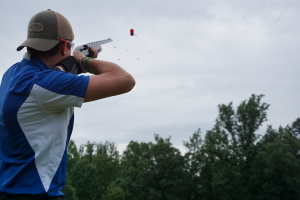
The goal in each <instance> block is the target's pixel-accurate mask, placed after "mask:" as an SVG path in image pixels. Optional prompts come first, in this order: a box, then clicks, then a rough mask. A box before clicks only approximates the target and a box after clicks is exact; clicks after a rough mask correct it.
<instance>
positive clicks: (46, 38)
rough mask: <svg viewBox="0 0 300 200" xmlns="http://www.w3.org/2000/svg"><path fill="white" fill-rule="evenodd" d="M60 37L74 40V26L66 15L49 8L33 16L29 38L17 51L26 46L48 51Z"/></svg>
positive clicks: (29, 28) (29, 25)
mask: <svg viewBox="0 0 300 200" xmlns="http://www.w3.org/2000/svg"><path fill="white" fill-rule="evenodd" d="M59 39H65V40H70V41H72V40H74V34H73V30H72V26H71V24H70V22H69V21H68V20H67V19H66V18H65V17H64V16H62V15H61V14H59V13H57V12H55V11H52V10H50V9H48V10H46V11H42V12H39V13H37V14H36V15H34V16H33V17H32V18H31V20H30V21H29V24H28V33H27V40H25V41H24V42H23V43H22V44H21V45H20V46H19V47H18V48H17V51H20V50H22V49H23V48H24V47H31V48H33V49H36V50H39V51H48V50H50V49H52V48H53V47H54V46H55V45H57V44H58V43H59V41H60V40H59Z"/></svg>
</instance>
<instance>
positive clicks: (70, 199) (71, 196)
mask: <svg viewBox="0 0 300 200" xmlns="http://www.w3.org/2000/svg"><path fill="white" fill-rule="evenodd" d="M62 193H64V195H65V196H64V199H65V200H76V199H77V198H76V190H75V188H74V187H73V186H72V185H71V180H70V175H69V174H68V173H67V178H66V184H65V187H64V188H63V190H62Z"/></svg>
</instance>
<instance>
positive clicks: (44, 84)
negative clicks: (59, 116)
mask: <svg viewBox="0 0 300 200" xmlns="http://www.w3.org/2000/svg"><path fill="white" fill-rule="evenodd" d="M88 84H89V76H77V75H73V74H71V73H68V72H62V71H47V72H41V73H40V74H38V75H37V76H36V77H35V84H34V86H33V87H34V88H33V89H34V92H35V93H36V95H37V97H38V100H39V102H40V104H41V106H42V107H43V108H44V109H45V111H47V112H49V111H50V112H59V111H61V110H64V109H66V108H68V107H79V108H80V107H81V105H82V103H83V100H84V97H85V94H86V90H87V87H88Z"/></svg>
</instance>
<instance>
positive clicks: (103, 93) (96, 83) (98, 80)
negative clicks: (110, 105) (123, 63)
mask: <svg viewBox="0 0 300 200" xmlns="http://www.w3.org/2000/svg"><path fill="white" fill-rule="evenodd" d="M73 54H74V58H75V60H76V61H77V63H79V61H80V58H82V57H83V56H84V55H83V54H81V53H80V52H79V51H74V52H73ZM87 64H88V66H89V69H90V71H91V73H93V74H95V75H94V76H90V80H89V85H88V88H87V92H86V95H85V98H84V102H89V101H95V100H98V99H103V98H106V97H110V96H115V95H119V94H123V93H126V92H129V91H130V90H132V88H133V87H134V85H135V80H134V78H133V77H132V76H131V75H130V74H129V73H128V72H126V71H125V70H124V69H122V68H121V67H120V66H118V65H117V64H115V63H111V62H106V61H102V60H95V59H89V60H88V61H87Z"/></svg>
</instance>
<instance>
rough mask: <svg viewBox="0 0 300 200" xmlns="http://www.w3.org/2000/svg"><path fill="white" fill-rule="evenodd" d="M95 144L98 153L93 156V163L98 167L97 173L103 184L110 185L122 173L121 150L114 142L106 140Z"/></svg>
mask: <svg viewBox="0 0 300 200" xmlns="http://www.w3.org/2000/svg"><path fill="white" fill-rule="evenodd" d="M95 145H96V155H95V156H94V158H93V164H94V165H95V166H96V167H97V170H96V174H95V175H96V176H97V177H98V181H99V183H100V184H101V185H103V186H105V187H108V186H109V184H110V183H111V182H113V181H115V180H116V179H117V178H119V177H120V176H121V173H122V167H121V164H120V156H119V152H118V151H117V147H116V145H115V143H113V142H108V141H106V142H105V143H104V144H102V143H99V144H95Z"/></svg>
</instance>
